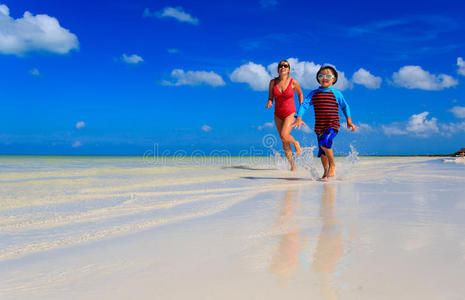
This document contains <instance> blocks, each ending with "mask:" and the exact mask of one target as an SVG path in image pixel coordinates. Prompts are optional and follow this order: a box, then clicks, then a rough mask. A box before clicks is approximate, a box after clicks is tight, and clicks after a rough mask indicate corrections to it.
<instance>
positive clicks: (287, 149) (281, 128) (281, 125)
mask: <svg viewBox="0 0 465 300" xmlns="http://www.w3.org/2000/svg"><path fill="white" fill-rule="evenodd" d="M293 118H294V117H293ZM287 119H288V118H286V119H284V120H281V119H280V118H278V117H277V116H274V122H275V124H276V129H278V132H279V137H280V138H281V141H282V142H283V150H284V154H286V157H287V160H289V163H290V164H291V171H295V163H294V160H293V159H292V149H291V145H290V142H289V141H288V137H287V136H283V134H282V133H283V132H288V129H287V127H291V129H292V126H289V125H286V120H287ZM287 123H289V121H288V122H287ZM291 124H292V123H291ZM289 132H290V130H289ZM287 135H288V136H289V134H287ZM285 137H286V138H285Z"/></svg>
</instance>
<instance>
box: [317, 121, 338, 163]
mask: <svg viewBox="0 0 465 300" xmlns="http://www.w3.org/2000/svg"><path fill="white" fill-rule="evenodd" d="M336 135H337V130H336V129H334V128H329V129H326V131H325V132H323V133H320V134H318V133H317V134H316V136H317V138H318V157H321V156H322V155H325V152H324V151H323V149H322V148H321V146H323V147H325V148H327V149H331V146H332V145H333V139H334V138H335V137H336Z"/></svg>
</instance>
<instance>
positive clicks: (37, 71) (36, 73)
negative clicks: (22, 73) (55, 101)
mask: <svg viewBox="0 0 465 300" xmlns="http://www.w3.org/2000/svg"><path fill="white" fill-rule="evenodd" d="M29 74H31V75H33V76H39V75H40V72H39V70H38V69H37V68H34V69H32V70H30V71H29Z"/></svg>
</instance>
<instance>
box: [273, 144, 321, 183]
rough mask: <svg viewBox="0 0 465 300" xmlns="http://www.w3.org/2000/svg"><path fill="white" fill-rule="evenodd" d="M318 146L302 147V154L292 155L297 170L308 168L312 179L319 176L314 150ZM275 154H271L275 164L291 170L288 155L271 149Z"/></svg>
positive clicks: (281, 168) (280, 168)
mask: <svg viewBox="0 0 465 300" xmlns="http://www.w3.org/2000/svg"><path fill="white" fill-rule="evenodd" d="M315 148H316V146H311V147H302V154H301V155H296V154H295V153H293V155H292V157H293V159H294V163H295V166H296V168H297V170H306V171H308V172H309V173H310V176H311V178H312V179H316V178H319V177H320V176H319V174H318V169H317V168H316V166H315V160H314V155H313V151H314V150H315ZM271 150H272V152H273V154H272V155H271V156H270V157H271V159H272V160H273V162H274V165H275V167H276V168H277V169H279V170H286V171H287V170H289V169H290V165H289V161H288V160H287V157H286V156H284V155H281V153H280V152H279V151H277V150H275V149H271Z"/></svg>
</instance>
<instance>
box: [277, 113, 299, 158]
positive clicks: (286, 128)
mask: <svg viewBox="0 0 465 300" xmlns="http://www.w3.org/2000/svg"><path fill="white" fill-rule="evenodd" d="M294 120H295V118H294V114H291V115H289V116H287V117H286V119H284V121H283V125H282V128H281V131H280V132H279V136H280V137H281V140H282V141H283V142H284V141H286V142H287V143H289V144H292V145H294V148H295V152H296V153H297V155H300V154H302V149H301V148H300V144H299V142H297V141H296V140H295V139H294V137H293V136H292V135H291V134H290V133H291V131H292V124H293V123H294Z"/></svg>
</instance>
